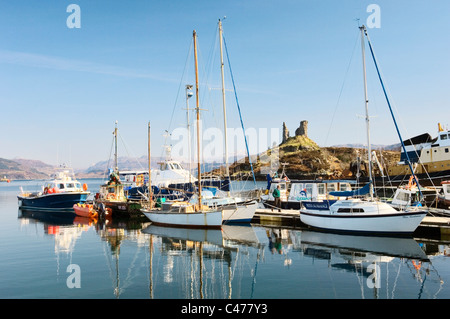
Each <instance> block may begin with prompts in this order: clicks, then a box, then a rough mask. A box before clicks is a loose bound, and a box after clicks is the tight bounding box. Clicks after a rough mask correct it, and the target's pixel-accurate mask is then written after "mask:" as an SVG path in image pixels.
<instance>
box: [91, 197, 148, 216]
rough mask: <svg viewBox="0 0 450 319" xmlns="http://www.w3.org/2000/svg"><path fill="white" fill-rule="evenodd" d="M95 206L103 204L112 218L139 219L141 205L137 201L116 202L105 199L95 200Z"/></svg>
mask: <svg viewBox="0 0 450 319" xmlns="http://www.w3.org/2000/svg"><path fill="white" fill-rule="evenodd" d="M95 202H96V203H97V204H103V205H104V206H105V208H106V209H107V210H108V211H110V212H111V215H112V216H113V217H139V216H142V214H141V207H142V206H141V204H140V203H139V202H138V201H130V200H127V201H117V200H107V199H97V200H96V201H95Z"/></svg>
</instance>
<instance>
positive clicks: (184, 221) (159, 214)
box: [142, 210, 222, 228]
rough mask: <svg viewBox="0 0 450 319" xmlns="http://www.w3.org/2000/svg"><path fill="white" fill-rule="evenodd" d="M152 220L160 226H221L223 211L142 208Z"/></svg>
mask: <svg viewBox="0 0 450 319" xmlns="http://www.w3.org/2000/svg"><path fill="white" fill-rule="evenodd" d="M142 212H143V213H144V215H145V216H146V217H147V218H148V219H150V221H151V222H152V223H153V224H155V225H159V226H171V227H187V228H221V227H222V211H207V212H203V211H200V212H192V213H191V212H188V213H179V212H178V211H174V212H171V211H159V210H142Z"/></svg>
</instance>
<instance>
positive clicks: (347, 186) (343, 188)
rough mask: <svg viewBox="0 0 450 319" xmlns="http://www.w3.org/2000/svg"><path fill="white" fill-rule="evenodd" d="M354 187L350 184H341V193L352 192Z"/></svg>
mask: <svg viewBox="0 0 450 319" xmlns="http://www.w3.org/2000/svg"><path fill="white" fill-rule="evenodd" d="M351 190H352V187H351V186H350V184H341V191H351Z"/></svg>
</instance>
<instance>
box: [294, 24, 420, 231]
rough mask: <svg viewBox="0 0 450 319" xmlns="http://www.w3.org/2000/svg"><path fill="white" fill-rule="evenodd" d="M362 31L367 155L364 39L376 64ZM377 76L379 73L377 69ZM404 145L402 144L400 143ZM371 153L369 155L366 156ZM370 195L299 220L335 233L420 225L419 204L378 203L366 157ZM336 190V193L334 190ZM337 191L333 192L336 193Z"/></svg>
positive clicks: (308, 213) (306, 212)
mask: <svg viewBox="0 0 450 319" xmlns="http://www.w3.org/2000/svg"><path fill="white" fill-rule="evenodd" d="M360 31H361V48H362V61H363V75H364V98H365V100H364V103H365V110H366V126H367V147H368V152H367V154H371V153H372V152H371V144H370V131H369V108H368V99H367V85H366V66H365V48H364V42H365V41H364V39H365V37H367V41H368V43H369V46H370V50H371V53H372V57H373V60H374V63H375V66H376V69H377V71H378V65H377V63H376V60H375V56H374V54H373V50H372V45H371V43H370V40H369V37H368V34H367V30H366V27H365V26H364V25H363V26H362V27H360ZM378 75H379V72H378ZM379 79H380V82H381V85H382V87H383V90H384V84H383V82H382V79H381V76H379ZM384 93H385V97H386V100H387V102H388V106H389V109H390V110H391V115H392V118H393V120H394V124H395V126H396V127H397V124H396V121H395V118H394V116H393V113H392V109H391V107H390V103H389V99H388V97H387V94H386V91H385V90H384ZM397 133H398V135H399V138H400V141H402V139H401V136H400V132H399V131H398V129H397ZM403 147H404V146H403ZM369 156H370V155H369ZM368 162H369V183H368V185H369V187H370V191H369V195H370V196H369V198H366V197H365V198H357V197H354V198H349V199H345V200H338V201H337V202H335V203H334V204H332V205H330V207H329V209H328V210H311V209H302V210H300V219H301V221H302V222H303V223H304V224H306V225H308V226H310V227H313V228H319V229H326V230H332V231H338V232H357V233H377V234H411V233H413V232H414V231H415V230H416V228H417V227H418V226H419V224H420V223H421V221H422V220H423V218H424V217H425V216H426V214H427V211H426V210H424V209H422V208H421V207H418V206H415V207H412V206H410V207H408V208H406V209H398V208H397V209H396V208H394V207H393V206H391V205H389V204H387V203H384V202H381V201H379V200H377V199H376V198H374V192H373V182H372V161H371V160H370V158H369V161H368ZM411 173H412V175H413V178H414V181H415V182H416V184H417V185H418V183H417V180H416V177H415V176H414V172H413V170H412V169H411ZM336 193H337V192H336ZM336 193H334V194H335V195H336Z"/></svg>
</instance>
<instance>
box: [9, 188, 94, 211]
mask: <svg viewBox="0 0 450 319" xmlns="http://www.w3.org/2000/svg"><path fill="white" fill-rule="evenodd" d="M88 195H89V192H79V193H78V192H74V193H58V194H42V195H36V196H33V195H32V194H30V195H28V196H23V195H19V196H17V198H18V200H19V207H20V208H22V209H33V210H45V211H55V212H72V213H74V210H73V205H75V204H78V203H86V200H87V197H88Z"/></svg>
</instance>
